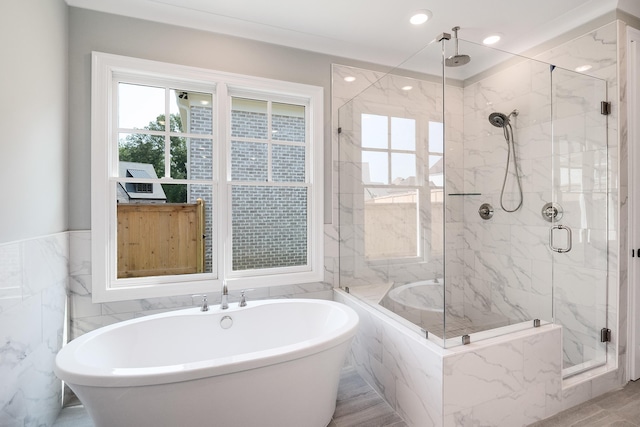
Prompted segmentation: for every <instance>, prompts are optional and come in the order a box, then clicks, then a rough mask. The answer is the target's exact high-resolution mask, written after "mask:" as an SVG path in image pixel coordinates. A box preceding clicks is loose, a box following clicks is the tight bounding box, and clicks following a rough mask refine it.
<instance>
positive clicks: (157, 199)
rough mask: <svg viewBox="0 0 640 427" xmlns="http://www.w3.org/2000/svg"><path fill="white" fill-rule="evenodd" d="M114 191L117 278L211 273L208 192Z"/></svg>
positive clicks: (192, 188)
mask: <svg viewBox="0 0 640 427" xmlns="http://www.w3.org/2000/svg"><path fill="white" fill-rule="evenodd" d="M115 185H116V194H117V196H116V197H117V202H118V203H117V225H116V226H117V229H116V234H117V242H118V243H117V260H118V261H117V264H118V266H117V267H118V269H117V270H118V278H126V277H147V276H165V275H173V274H195V273H203V272H212V270H213V244H212V240H213V239H212V236H213V234H212V233H213V214H212V212H213V206H212V201H213V192H212V186H210V185H189V186H187V185H183V184H162V185H160V184H159V183H147V184H145V185H143V186H142V187H146V186H151V187H152V191H151V193H152V195H153V197H151V196H150V195H149V194H148V193H140V192H138V190H139V189H141V187H139V186H137V185H134V184H131V183H116V184H115ZM171 198H174V199H175V200H177V201H179V202H174V203H169V200H170V199H171Z"/></svg>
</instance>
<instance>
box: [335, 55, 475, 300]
mask: <svg viewBox="0 0 640 427" xmlns="http://www.w3.org/2000/svg"><path fill="white" fill-rule="evenodd" d="M345 77H354V78H355V80H353V81H351V82H346V81H345V80H344V78H345ZM404 86H411V87H412V89H411V90H410V91H403V90H401V89H400V88H402V87H404ZM332 91H333V121H334V123H336V124H337V126H336V127H340V129H341V133H340V135H339V136H338V134H337V133H336V134H335V135H333V139H334V143H333V147H334V152H333V155H334V171H333V172H334V187H333V191H334V194H333V200H334V224H338V225H337V226H336V227H337V228H336V232H337V233H338V235H339V236H340V241H339V259H338V261H339V265H340V275H339V277H340V285H341V286H349V287H352V286H366V285H370V284H376V283H377V284H384V283H392V282H393V283H396V284H403V283H409V282H415V281H419V280H426V279H433V278H435V277H440V278H442V277H443V275H444V268H443V258H442V256H443V253H442V247H441V246H440V245H434V246H433V247H432V246H431V239H430V235H431V232H432V228H433V230H436V232H439V233H440V234H442V230H443V229H445V227H444V225H443V224H442V221H443V220H442V218H440V219H439V220H435V221H432V220H431V215H433V214H434V213H437V212H432V210H431V203H432V201H431V193H430V190H429V186H428V180H429V176H428V174H429V171H428V170H426V169H425V170H423V171H422V176H421V177H419V178H418V180H419V181H420V180H422V181H420V183H419V184H418V185H421V189H420V201H421V203H420V207H421V209H420V212H419V215H420V218H421V221H420V222H421V225H422V227H423V230H422V231H423V234H422V237H423V241H421V242H420V243H419V244H420V245H424V248H425V249H424V251H423V256H422V257H420V259H415V260H411V261H407V260H404V261H402V262H398V260H393V259H391V260H370V259H368V258H367V256H366V254H365V247H364V223H365V204H364V186H363V183H362V182H363V179H362V176H363V175H362V168H363V163H362V154H361V153H362V150H361V147H360V135H361V123H360V122H361V119H360V118H361V114H363V113H369V114H389V115H392V116H394V117H395V116H397V117H404V116H405V115H406V117H416V122H417V127H418V129H420V132H421V134H419V136H418V138H419V139H420V147H419V149H418V157H419V162H418V163H419V165H422V164H427V163H428V160H427V157H428V153H427V151H426V147H425V146H426V143H427V142H428V136H427V135H428V131H427V129H428V126H429V122H437V123H442V120H443V113H442V107H441V106H442V99H443V94H442V85H441V83H438V82H431V81H424V80H416V79H414V78H409V77H403V76H397V75H384V74H383V73H380V72H373V71H368V70H362V69H358V68H354V67H347V66H341V65H334V66H333V85H332ZM462 94H463V92H462V88H461V87H451V88H450V90H448V92H447V96H448V99H449V102H448V107H447V111H446V115H445V120H446V122H445V124H446V128H445V131H446V132H447V135H448V137H447V143H448V146H447V150H448V151H447V154H450V153H460V152H461V147H462V139H461V138H462V133H461V132H460V129H461V123H462V103H463V98H462ZM421 149H422V150H424V151H420V150H421ZM459 160H460V159H459V157H457V156H455V155H451V156H447V157H446V161H447V165H449V162H450V163H451V165H450V166H451V168H452V170H454V169H455V168H456V167H458V166H457V165H456V161H459ZM460 171H461V169H460ZM462 183H463V182H462V173H460V174H455V173H451V174H450V175H448V176H447V183H446V185H447V187H448V189H449V191H452V192H455V191H458V189H460V188H461V187H462ZM440 197H442V196H441V195H440ZM440 206H441V205H440ZM449 209H450V211H449V215H445V217H446V218H447V221H448V222H447V227H446V229H445V232H446V233H447V239H446V242H447V244H448V245H450V248H451V249H452V251H451V256H450V260H449V262H450V265H451V266H459V267H460V268H457V269H455V268H450V269H448V270H447V275H448V276H447V278H448V279H451V280H456V279H457V280H459V281H461V275H462V265H463V260H462V247H463V246H462V241H461V237H462V234H461V231H462V222H461V220H462V217H461V215H458V211H457V210H456V209H455V207H449ZM438 210H439V211H441V210H442V208H441V207H440V208H437V209H434V211H438ZM438 221H439V222H438ZM454 255H458V258H457V259H455V260H454V259H453V257H454ZM456 275H457V276H459V277H457V278H456V277H454V276H456ZM448 297H449V298H448V301H449V302H450V304H453V301H454V298H453V297H452V296H451V295H449V296H448Z"/></svg>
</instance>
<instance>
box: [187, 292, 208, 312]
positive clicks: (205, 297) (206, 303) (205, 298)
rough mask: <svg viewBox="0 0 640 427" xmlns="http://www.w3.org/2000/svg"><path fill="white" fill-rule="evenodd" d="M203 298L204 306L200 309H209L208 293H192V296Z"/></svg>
mask: <svg viewBox="0 0 640 427" xmlns="http://www.w3.org/2000/svg"><path fill="white" fill-rule="evenodd" d="M199 297H201V298H202V307H200V311H209V303H208V302H207V295H206V294H203V295H191V298H192V299H193V298H199Z"/></svg>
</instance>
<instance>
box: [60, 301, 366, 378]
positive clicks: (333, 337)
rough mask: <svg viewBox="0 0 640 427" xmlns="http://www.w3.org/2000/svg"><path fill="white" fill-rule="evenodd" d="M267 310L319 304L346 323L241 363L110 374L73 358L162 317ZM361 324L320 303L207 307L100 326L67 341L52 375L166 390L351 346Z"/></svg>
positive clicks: (348, 312)
mask: <svg viewBox="0 0 640 427" xmlns="http://www.w3.org/2000/svg"><path fill="white" fill-rule="evenodd" d="M269 304H320V305H325V306H330V307H331V309H332V310H340V311H342V312H344V313H345V314H346V321H345V323H344V324H342V325H340V326H338V327H337V328H335V329H333V330H330V331H328V332H327V333H323V334H321V335H320V336H318V337H315V338H312V339H308V340H303V341H300V342H297V343H295V344H290V345H286V346H281V347H277V348H275V349H267V350H258V351H254V352H250V353H246V354H244V355H243V356H245V357H242V358H240V360H235V361H234V360H230V359H232V357H223V358H217V359H208V360H203V361H197V362H191V363H186V364H177V365H166V366H155V367H150V368H139V367H135V368H115V369H114V368H110V367H99V366H92V365H88V364H85V363H81V362H79V361H78V360H77V358H76V357H75V354H76V352H78V351H81V350H82V346H83V345H84V344H85V343H87V342H88V341H91V340H94V339H97V338H98V337H99V336H100V335H102V334H104V333H105V332H109V331H112V330H115V329H119V328H123V327H126V326H128V325H132V324H136V323H140V322H145V321H149V320H153V319H156V318H162V317H173V316H193V315H198V316H207V315H209V316H223V315H229V314H233V313H240V312H242V311H244V310H251V309H252V308H255V307H260V306H264V305H269ZM358 324H359V318H358V315H357V314H356V312H355V311H354V310H353V309H352V308H351V307H349V306H347V305H346V304H342V303H340V302H336V301H330V300H321V299H301V298H300V299H294V298H291V299H271V300H255V301H252V302H251V303H250V305H248V306H247V307H239V304H238V303H232V304H229V308H228V309H226V310H221V309H220V306H219V305H216V306H211V308H210V310H209V311H208V312H201V311H200V309H199V308H197V307H193V308H187V309H180V310H172V311H167V312H163V313H158V314H154V315H150V316H144V317H140V318H136V319H130V320H126V321H123V322H118V323H115V324H113V325H108V326H103V327H101V328H98V329H95V330H93V331H91V332H87V333H86V334H84V335H82V336H80V337H78V338H76V339H74V340H72V341H70V342H69V343H68V344H67V345H65V346H64V347H63V348H62V349H61V350H60V351H59V352H58V354H57V355H56V358H55V363H54V369H53V370H54V373H55V375H56V376H57V377H58V378H60V379H61V380H62V381H64V382H65V383H67V384H69V385H70V386H73V385H82V386H89V387H91V386H93V387H137V386H149V385H160V384H169V383H175V382H182V381H190V380H194V379H202V378H208V377H215V376H221V375H228V374H233V373H235V372H239V371H247V370H251V369H257V368H262V367H267V366H271V365H275V364H278V363H286V362H288V361H291V360H295V359H301V358H304V357H307V356H310V355H312V354H316V353H320V352H322V351H326V350H330V349H332V348H335V347H337V346H339V345H341V344H343V343H344V342H346V341H348V340H351V339H352V338H353V336H354V335H355V334H356V331H357V327H358Z"/></svg>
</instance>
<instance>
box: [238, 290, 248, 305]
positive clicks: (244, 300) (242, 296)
mask: <svg viewBox="0 0 640 427" xmlns="http://www.w3.org/2000/svg"><path fill="white" fill-rule="evenodd" d="M238 306H239V307H246V306H247V298H245V296H244V291H240V303H239V304H238Z"/></svg>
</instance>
